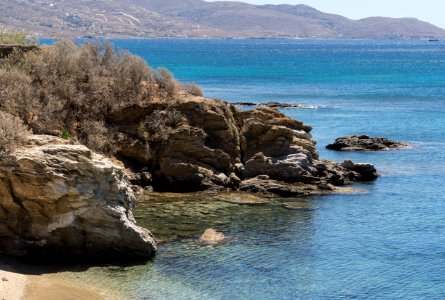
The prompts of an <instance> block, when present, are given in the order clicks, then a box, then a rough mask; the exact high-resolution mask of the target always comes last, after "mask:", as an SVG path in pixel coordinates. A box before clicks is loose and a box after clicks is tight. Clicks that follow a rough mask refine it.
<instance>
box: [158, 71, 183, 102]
mask: <svg viewBox="0 0 445 300" xmlns="http://www.w3.org/2000/svg"><path fill="white" fill-rule="evenodd" d="M153 79H154V80H155V82H156V83H157V84H158V86H159V88H160V89H161V90H163V91H165V92H166V93H167V95H168V96H170V97H171V96H173V95H175V94H176V93H177V92H178V90H179V83H178V82H177V81H176V80H175V78H174V77H173V74H172V73H171V72H170V71H169V70H167V69H166V68H163V67H161V68H158V70H157V71H156V72H155V73H153Z"/></svg>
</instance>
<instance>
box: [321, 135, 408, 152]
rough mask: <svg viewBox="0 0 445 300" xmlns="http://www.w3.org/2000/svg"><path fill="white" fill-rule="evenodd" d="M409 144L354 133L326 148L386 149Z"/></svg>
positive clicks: (349, 149) (348, 149) (342, 149)
mask: <svg viewBox="0 0 445 300" xmlns="http://www.w3.org/2000/svg"><path fill="white" fill-rule="evenodd" d="M406 146H408V144H406V143H402V142H395V141H392V140H389V139H387V138H378V137H369V136H367V135H352V136H346V137H341V138H338V139H336V140H335V142H334V143H333V144H329V145H327V146H326V149H330V150H336V151H384V150H392V149H399V148H403V147H406Z"/></svg>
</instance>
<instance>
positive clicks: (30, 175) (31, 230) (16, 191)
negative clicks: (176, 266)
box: [0, 136, 156, 260]
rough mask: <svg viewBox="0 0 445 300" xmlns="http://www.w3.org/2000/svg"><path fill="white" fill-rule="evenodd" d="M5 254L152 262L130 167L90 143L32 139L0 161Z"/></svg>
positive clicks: (0, 229) (0, 239)
mask: <svg viewBox="0 0 445 300" xmlns="http://www.w3.org/2000/svg"><path fill="white" fill-rule="evenodd" d="M0 196H1V197H0V252H1V253H2V254H8V255H15V256H26V257H30V256H31V257H32V256H38V257H48V258H50V259H56V258H60V259H71V258H80V259H85V258H88V259H112V260H119V259H121V258H122V259H124V258H131V259H149V258H151V257H153V256H154V255H155V253H156V243H155V241H154V239H153V237H152V235H151V234H150V232H149V231H148V230H146V229H144V228H141V227H138V226H137V225H136V224H135V220H134V218H133V214H132V208H133V206H134V204H135V200H136V199H135V196H134V193H133V191H132V189H131V188H130V185H129V184H128V182H127V180H126V178H125V176H124V170H123V169H122V168H121V167H118V166H116V165H115V164H114V163H113V162H112V161H111V160H109V159H107V158H105V157H103V156H101V155H98V154H96V153H94V152H92V151H91V150H89V149H88V148H86V147H85V146H82V145H76V144H72V143H71V142H69V141H66V140H63V139H59V138H55V137H49V136H33V137H31V138H30V141H29V143H28V145H26V146H24V147H21V148H19V149H17V150H16V151H14V152H13V153H11V154H9V155H7V156H3V157H1V158H0Z"/></svg>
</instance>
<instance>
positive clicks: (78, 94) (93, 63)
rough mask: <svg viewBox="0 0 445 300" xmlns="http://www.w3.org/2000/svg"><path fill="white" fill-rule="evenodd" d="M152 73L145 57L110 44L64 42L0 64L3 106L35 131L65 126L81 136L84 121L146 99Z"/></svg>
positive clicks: (0, 102)
mask: <svg viewBox="0 0 445 300" xmlns="http://www.w3.org/2000/svg"><path fill="white" fill-rule="evenodd" d="M153 74H154V71H152V70H151V68H150V67H148V66H147V64H146V63H145V62H144V61H143V60H142V59H141V58H139V57H137V56H133V55H131V54H129V53H126V52H122V51H120V52H116V51H115V50H114V49H113V47H112V46H111V45H110V44H105V45H100V44H98V43H88V44H86V45H83V46H80V47H78V46H76V45H74V44H73V43H72V42H70V41H63V42H59V43H57V45H56V46H55V47H41V50H40V51H37V52H29V53H24V54H23V53H22V54H20V55H19V54H17V55H12V56H9V57H8V59H6V60H5V62H4V63H3V64H2V65H0V85H1V87H2V88H1V89H0V110H3V111H6V112H9V113H11V114H13V115H17V116H20V117H21V118H22V119H23V120H24V121H25V123H26V124H28V125H29V126H30V127H31V128H32V129H33V130H34V131H35V132H36V133H50V132H54V131H61V130H62V129H66V130H67V131H68V132H70V133H71V134H72V135H73V136H74V137H77V135H78V134H80V133H81V127H82V123H84V122H85V121H96V122H105V121H106V119H107V116H108V114H109V113H110V111H111V110H112V108H113V107H116V106H119V105H122V104H127V105H129V104H132V103H137V102H140V101H142V100H144V99H146V98H148V97H149V94H150V90H149V89H150V87H153V84H152V83H154V79H153ZM153 93H154V94H156V95H157V94H158V91H153ZM104 124H105V123H104ZM104 126H105V127H106V124H105V125H104ZM84 133H85V131H83V132H82V134H84ZM81 140H82V139H81Z"/></svg>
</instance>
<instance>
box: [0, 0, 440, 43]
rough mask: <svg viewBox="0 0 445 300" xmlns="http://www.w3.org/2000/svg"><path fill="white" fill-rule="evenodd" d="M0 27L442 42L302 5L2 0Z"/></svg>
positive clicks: (396, 23) (422, 30) (401, 22)
mask: <svg viewBox="0 0 445 300" xmlns="http://www.w3.org/2000/svg"><path fill="white" fill-rule="evenodd" d="M2 2H4V3H3V4H2V10H1V11H0V25H3V26H8V27H9V26H11V27H14V28H19V29H24V30H26V31H29V32H32V33H35V34H38V35H40V36H49V37H63V36H83V35H94V36H105V37H201V38H205V37H223V38H227V37H274V38H275V37H292V38H295V37H301V38H400V37H403V38H431V37H434V38H445V30H443V29H441V28H439V27H436V26H434V25H432V24H429V23H426V22H423V21H420V20H417V19H414V18H402V19H393V18H385V17H372V18H366V19H362V20H351V19H348V18H345V17H342V16H339V15H335V14H328V13H324V12H320V11H318V10H316V9H314V8H311V7H309V6H306V5H251V4H246V3H241V2H229V1H221V2H205V1H202V0H184V1H176V0H128V1H125V0H84V1H75V0H50V1H48V0H20V1H19V0H3V1H2Z"/></svg>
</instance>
